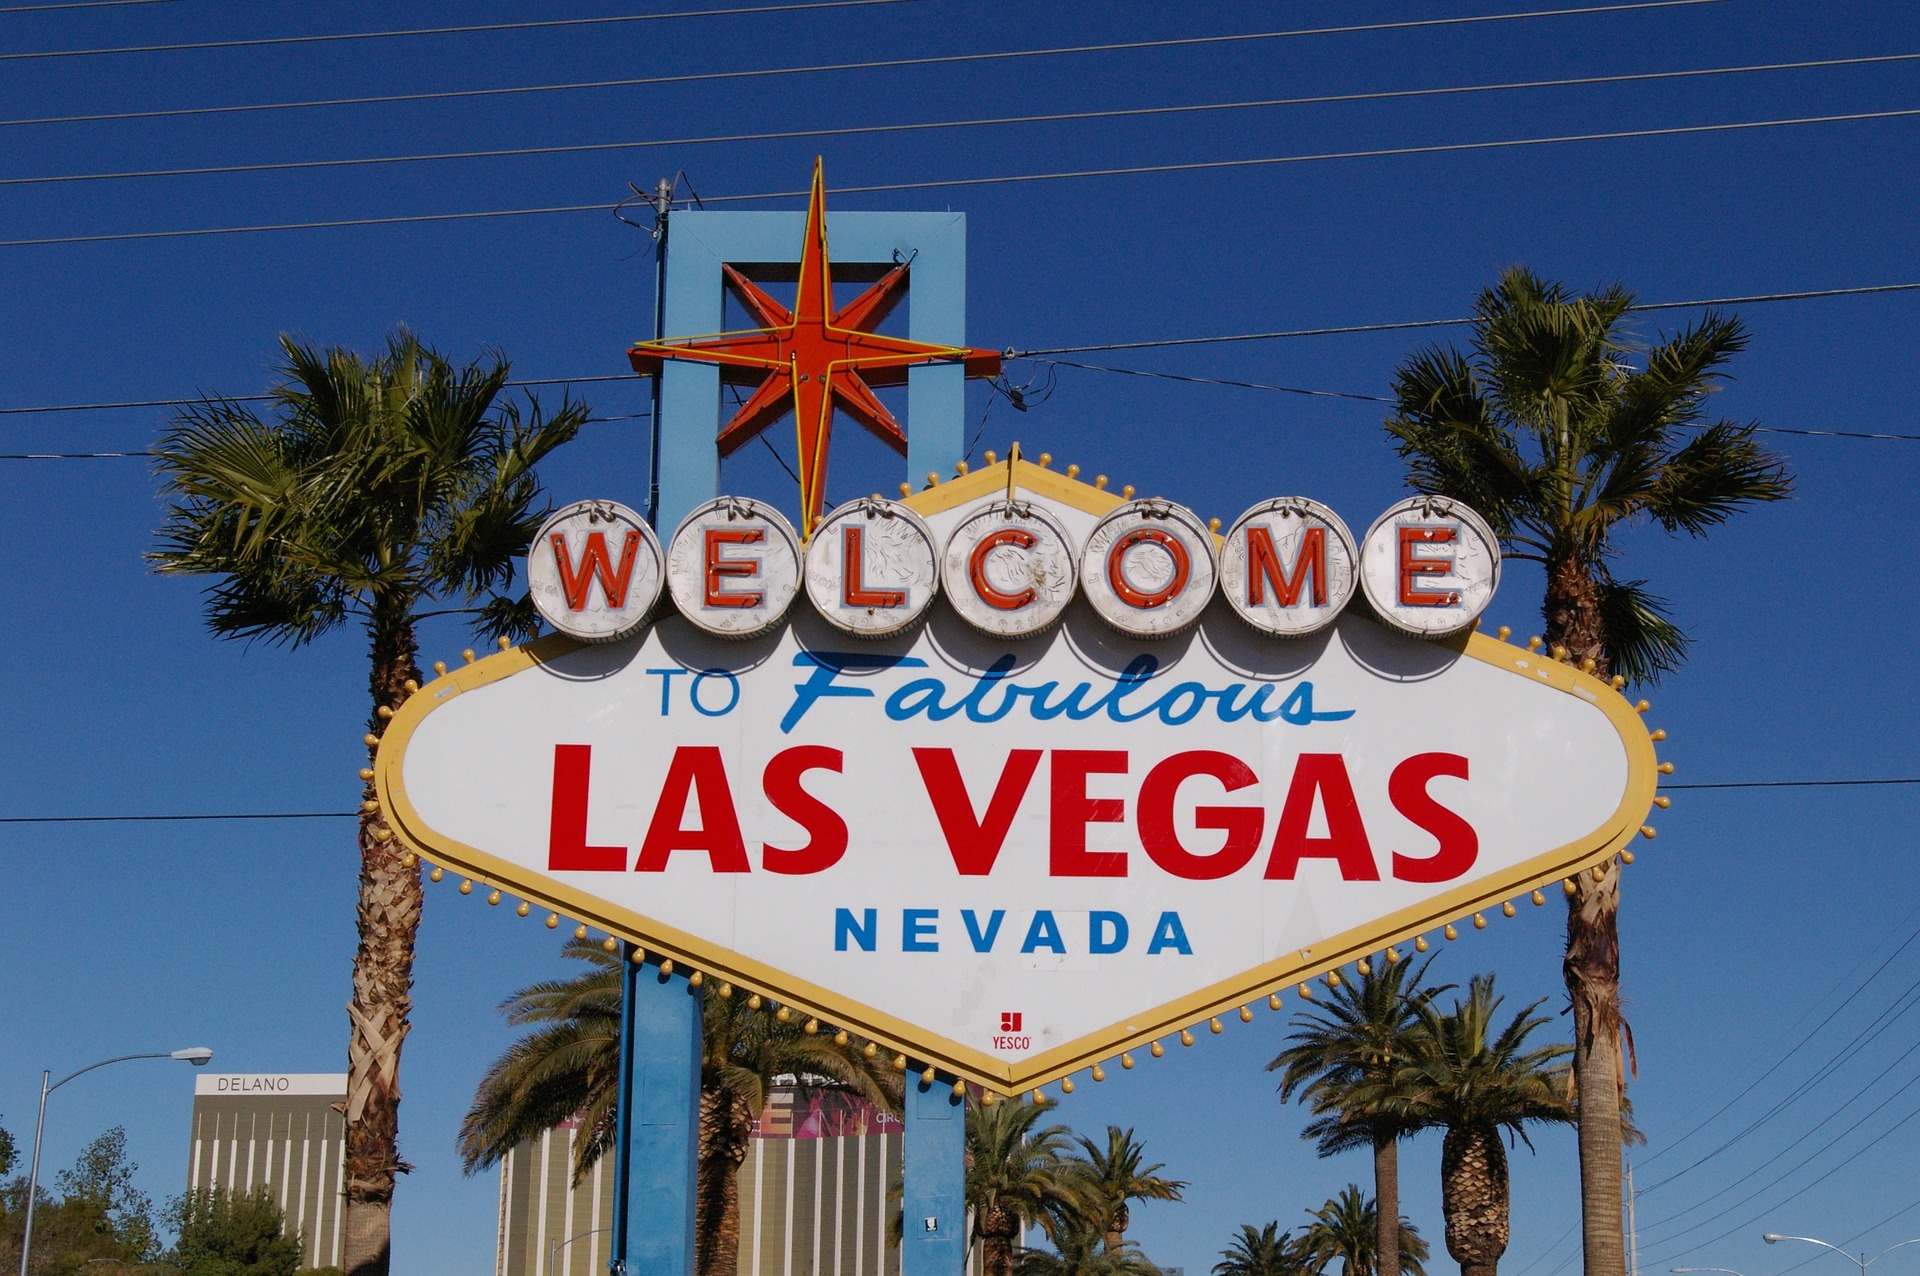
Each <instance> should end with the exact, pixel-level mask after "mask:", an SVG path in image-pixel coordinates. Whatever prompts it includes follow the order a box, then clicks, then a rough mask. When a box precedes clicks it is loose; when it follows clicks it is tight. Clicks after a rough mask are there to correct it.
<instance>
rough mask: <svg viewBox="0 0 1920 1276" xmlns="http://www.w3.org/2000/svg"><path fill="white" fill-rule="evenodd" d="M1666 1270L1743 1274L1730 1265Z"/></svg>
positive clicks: (1729, 1275) (1727, 1275)
mask: <svg viewBox="0 0 1920 1276" xmlns="http://www.w3.org/2000/svg"><path fill="white" fill-rule="evenodd" d="M1667 1270H1668V1271H1670V1272H1725V1273H1726V1276H1745V1274H1744V1273H1742V1272H1736V1271H1734V1270H1733V1268H1731V1267H1669V1268H1667Z"/></svg>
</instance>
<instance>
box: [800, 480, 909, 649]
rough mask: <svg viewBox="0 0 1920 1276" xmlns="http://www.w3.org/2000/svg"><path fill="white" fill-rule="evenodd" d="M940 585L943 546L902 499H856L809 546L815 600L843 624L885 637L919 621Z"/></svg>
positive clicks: (815, 533) (817, 608)
mask: <svg viewBox="0 0 1920 1276" xmlns="http://www.w3.org/2000/svg"><path fill="white" fill-rule="evenodd" d="M939 588H940V551H939V549H938V547H936V546H935V545H934V542H933V533H932V532H931V531H929V530H927V525H926V523H925V522H923V521H922V520H921V518H920V516H919V515H918V514H916V513H914V512H913V511H912V510H910V509H908V508H907V507H906V506H904V505H902V504H900V502H898V501H887V500H881V499H880V498H879V497H873V498H871V499H868V500H860V501H848V502H847V503H846V504H845V505H842V506H840V507H839V508H838V509H836V510H834V511H833V512H831V513H829V514H828V515H827V516H826V517H825V518H824V519H822V520H820V526H818V527H816V528H814V529H813V540H812V541H810V542H809V543H808V545H807V599H808V601H810V602H811V603H812V604H813V607H814V610H815V611H817V612H819V613H820V615H821V616H822V617H824V618H825V619H826V621H827V623H828V624H830V625H832V626H833V627H834V628H835V629H841V630H845V631H846V632H847V633H850V634H853V635H855V636H857V637H861V638H884V637H885V636H886V635H888V634H893V633H898V632H900V631H901V630H902V629H905V628H906V627H907V626H909V625H911V624H912V623H913V622H914V621H916V620H918V619H919V618H920V617H921V616H923V615H925V614H926V610H927V608H928V606H929V605H931V604H932V602H933V596H934V594H936V593H937V592H939Z"/></svg>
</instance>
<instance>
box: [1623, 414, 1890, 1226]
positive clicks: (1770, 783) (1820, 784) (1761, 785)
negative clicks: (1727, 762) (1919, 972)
mask: <svg viewBox="0 0 1920 1276" xmlns="http://www.w3.org/2000/svg"><path fill="white" fill-rule="evenodd" d="M1901 437H1902V438H1911V437H1920V436H1913V435H1902V436H1901ZM1885 784H1920V776H1896V777H1890V778H1887V779H1877V780H1727V781H1723V782H1720V783H1715V784H1662V785H1661V786H1660V788H1661V791H1662V792H1665V791H1666V790H1668V789H1823V788H1835V787H1839V786H1852V785H1885ZM1842 1004H1844V1003H1842ZM1716 1115H1717V1114H1716ZM1647 1159H1648V1160H1652V1159H1653V1158H1652V1157H1649V1158H1647ZM1655 1186H1658V1184H1655ZM1646 1190H1647V1191H1652V1190H1653V1189H1652V1188H1648V1189H1646Z"/></svg>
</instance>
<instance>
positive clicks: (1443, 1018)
mask: <svg viewBox="0 0 1920 1276" xmlns="http://www.w3.org/2000/svg"><path fill="white" fill-rule="evenodd" d="M1501 1000H1502V998H1500V997H1498V996H1496V995H1495V994H1494V991H1493V976H1492V975H1490V974H1488V975H1475V976H1474V977H1473V979H1472V981H1471V982H1470V983H1469V984H1468V985H1467V999H1466V1000H1465V1001H1460V1000H1457V999H1456V1000H1455V1002H1454V1003H1453V1009H1452V1011H1450V1012H1448V1013H1446V1014H1442V1013H1440V1012H1439V1011H1437V1010H1435V1009H1434V1008H1433V1007H1431V1006H1428V1007H1426V1008H1425V1009H1424V1011H1423V1013H1422V1015H1421V1025H1420V1032H1419V1041H1420V1052H1419V1056H1418V1058H1417V1059H1416V1060H1415V1061H1414V1062H1413V1063H1411V1064H1409V1065H1408V1066H1407V1067H1406V1068H1405V1069H1404V1071H1403V1077H1402V1081H1403V1085H1404V1093H1405V1099H1404V1102H1405V1104H1406V1107H1407V1111H1408V1114H1409V1116H1410V1117H1411V1118H1412V1119H1413V1120H1415V1121H1416V1122H1417V1123H1418V1124H1420V1125H1422V1126H1425V1127H1426V1128H1429V1129H1434V1128H1438V1129H1444V1130H1445V1131H1446V1132H1447V1133H1446V1138H1445V1139H1444V1141H1443V1142H1442V1143H1441V1145H1440V1194H1441V1212H1442V1214H1443V1215H1444V1216H1445V1218H1446V1224H1447V1252H1448V1253H1449V1254H1451V1255H1453V1257H1454V1258H1455V1259H1456V1260H1457V1261H1458V1262H1459V1264H1460V1273H1461V1276H1495V1269H1496V1267H1497V1265H1498V1264H1499V1261H1500V1255H1502V1254H1504V1253H1506V1250H1507V1241H1508V1239H1509V1235H1510V1232H1509V1221H1508V1206H1509V1203H1510V1199H1511V1198H1510V1194H1509V1189H1508V1181H1507V1153H1506V1149H1505V1148H1504V1147H1502V1146H1501V1143H1500V1133H1501V1131H1502V1130H1505V1131H1506V1132H1507V1133H1508V1134H1509V1135H1514V1136H1518V1137H1519V1138H1520V1139H1521V1140H1522V1141H1524V1142H1525V1143H1526V1145H1527V1147H1528V1149H1529V1150H1531V1149H1532V1147H1533V1141H1532V1140H1531V1139H1529V1138H1528V1137H1527V1126H1529V1125H1531V1124H1534V1123H1536V1122H1558V1123H1563V1124H1573V1123H1575V1122H1576V1121H1577V1120H1578V1115H1577V1113H1576V1111H1575V1105H1574V1103H1573V1101H1572V1100H1571V1099H1570V1098H1568V1097H1567V1084H1566V1083H1567V1069H1566V1067H1565V1066H1564V1065H1563V1064H1562V1063H1561V1060H1563V1059H1565V1058H1566V1057H1567V1056H1568V1055H1570V1054H1572V1053H1573V1047H1571V1046H1567V1045H1561V1044H1559V1043H1555V1044H1553V1045H1547V1046H1535V1047H1533V1048H1531V1049H1528V1048H1527V1038H1528V1037H1530V1036H1532V1035H1533V1033H1534V1032H1535V1031H1536V1030H1537V1029H1539V1028H1542V1027H1545V1026H1546V1024H1547V1022H1548V1021H1547V1018H1546V1016H1544V1015H1539V1014H1535V1013H1534V1012H1535V1011H1537V1010H1538V1009H1539V1008H1540V1006H1541V1003H1542V1002H1544V1001H1545V1000H1546V998H1544V997H1543V998H1541V999H1540V1001H1536V1002H1534V1003H1533V1004H1532V1005H1530V1006H1528V1007H1527V1008H1526V1009H1524V1010H1522V1011H1520V1012H1519V1013H1518V1014H1516V1015H1514V1017H1513V1019H1512V1021H1511V1022H1509V1023H1508V1024H1507V1026H1506V1027H1505V1028H1504V1029H1501V1030H1499V1032H1498V1033H1497V1034H1496V1032H1495V1030H1494V1015H1495V1014H1496V1013H1497V1012H1498V1011H1499V1009H1500V1002H1501Z"/></svg>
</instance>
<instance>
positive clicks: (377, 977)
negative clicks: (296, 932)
mask: <svg viewBox="0 0 1920 1276" xmlns="http://www.w3.org/2000/svg"><path fill="white" fill-rule="evenodd" d="M368 628H369V631H370V636H371V639H372V669H371V673H370V676H369V690H370V691H371V692H372V696H373V703H374V706H375V707H376V709H377V708H379V707H380V706H385V707H387V708H389V709H397V708H399V707H400V705H401V703H402V702H404V701H405V700H406V698H407V694H408V693H407V690H406V687H405V683H406V681H407V680H408V679H409V678H412V679H415V680H416V681H417V680H418V679H419V677H420V670H419V668H418V666H417V665H416V663H415V660H416V657H417V655H418V648H417V647H416V645H415V643H414V635H413V623H412V619H411V616H410V614H409V610H408V607H407V604H406V601H405V600H404V599H397V598H387V597H380V598H376V599H375V601H374V614H373V621H372V623H371V624H370V625H369V626H368ZM385 725H386V724H385V723H384V722H383V721H382V720H381V719H380V718H379V716H378V715H377V714H376V715H375V716H374V717H373V718H371V719H370V720H369V722H368V730H369V731H370V732H372V733H373V734H375V735H378V734H379V733H380V731H381V730H382V729H383V728H384V727H385ZM372 752H373V750H372V749H369V750H368V753H369V754H371V753H372ZM362 795H363V797H364V798H365V799H367V800H371V799H372V798H373V796H374V791H373V785H372V784H371V783H369V784H368V785H367V786H366V788H365V789H364V790H363V791H362ZM402 853H403V852H402V850H401V847H400V844H399V843H398V842H396V841H394V840H393V837H392V832H391V830H390V829H388V827H387V826H386V822H385V820H384V819H383V818H382V816H381V813H380V812H378V811H373V812H363V813H362V815H361V817H360V899H359V906H358V909H357V920H358V922H359V931H360V943H359V947H358V948H357V949H356V950H355V951H354V955H353V1000H352V1001H350V1002H348V1003H347V1014H348V1017H349V1020H350V1025H351V1026H350V1029H349V1033H348V1038H347V1103H346V1119H347V1120H346V1125H347V1128H346V1149H345V1151H346V1192H345V1195H346V1219H345V1223H346V1226H345V1229H344V1231H345V1237H344V1240H345V1253H344V1255H343V1262H344V1263H345V1265H346V1271H347V1276H387V1269H388V1264H389V1262H390V1259H391V1244H390V1242H391V1235H392V1219H393V1185H394V1178H395V1176H396V1175H397V1174H399V1173H400V1172H401V1171H402V1170H404V1169H406V1168H408V1167H407V1166H405V1165H404V1164H402V1162H401V1160H400V1150H399V1140H400V1046H401V1043H402V1042H404V1041H405V1040H406V1037H407V1028H408V1026H409V1025H408V1022H407V1016H408V1014H409V1013H410V1012H411V1011H412V1009H413V996H412V990H413V947H414V939H415V936H416V935H417V934H418V932H419V929H420V905H421V890H420V870H419V869H418V868H417V867H414V868H408V867H404V866H403V865H402V864H401V858H400V857H401V855H402Z"/></svg>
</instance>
